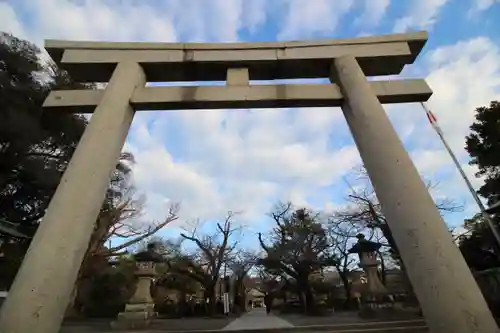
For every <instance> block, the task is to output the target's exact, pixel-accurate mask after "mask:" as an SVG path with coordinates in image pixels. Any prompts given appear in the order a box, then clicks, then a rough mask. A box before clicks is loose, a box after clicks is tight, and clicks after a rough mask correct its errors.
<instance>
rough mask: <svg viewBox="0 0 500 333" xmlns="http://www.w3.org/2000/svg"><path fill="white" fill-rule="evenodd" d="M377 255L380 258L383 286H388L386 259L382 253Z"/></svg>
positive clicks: (378, 252)
mask: <svg viewBox="0 0 500 333" xmlns="http://www.w3.org/2000/svg"><path fill="white" fill-rule="evenodd" d="M377 254H378V256H379V258H380V280H381V281H382V284H383V285H384V286H386V277H387V271H386V269H385V261H384V257H383V256H382V253H381V252H380V251H377Z"/></svg>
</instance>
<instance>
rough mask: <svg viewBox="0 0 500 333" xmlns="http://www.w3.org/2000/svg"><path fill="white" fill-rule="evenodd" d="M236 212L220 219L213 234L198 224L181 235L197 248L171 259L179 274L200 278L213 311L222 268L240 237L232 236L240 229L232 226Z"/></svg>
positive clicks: (173, 268)
mask: <svg viewBox="0 0 500 333" xmlns="http://www.w3.org/2000/svg"><path fill="white" fill-rule="evenodd" d="M234 216H235V214H234V213H233V212H229V213H228V214H227V217H226V219H225V221H224V222H223V223H217V224H216V227H217V231H216V232H215V233H214V234H201V235H200V234H199V232H198V231H197V229H198V228H197V227H194V228H192V231H191V233H190V234H186V233H182V234H181V237H182V238H184V239H185V240H187V241H190V242H192V243H194V244H195V245H196V247H197V251H196V252H195V253H193V254H180V256H179V257H178V258H177V260H172V261H170V262H169V268H170V269H171V270H172V271H175V272H176V273H178V274H183V275H186V276H188V277H190V278H192V279H193V280H195V281H198V282H199V283H200V284H201V285H202V286H203V287H204V289H205V298H208V299H209V306H210V311H211V312H213V311H214V310H215V307H214V306H215V301H216V290H215V289H216V286H217V282H218V281H219V280H220V273H221V268H222V266H223V264H224V263H226V262H227V261H228V260H230V259H231V258H232V257H233V256H234V253H235V249H236V246H237V241H233V240H232V236H233V235H234V234H235V233H236V232H237V231H238V230H239V228H238V227H233V224H235V223H234V221H233V219H234Z"/></svg>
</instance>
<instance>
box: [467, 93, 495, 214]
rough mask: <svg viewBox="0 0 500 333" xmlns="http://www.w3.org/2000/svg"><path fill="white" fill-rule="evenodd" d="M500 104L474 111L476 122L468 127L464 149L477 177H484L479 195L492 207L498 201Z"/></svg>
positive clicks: (491, 104)
mask: <svg viewBox="0 0 500 333" xmlns="http://www.w3.org/2000/svg"><path fill="white" fill-rule="evenodd" d="M499 127H500V102H498V101H493V102H491V103H490V106H489V107H488V106H482V107H478V108H477V109H476V120H475V121H474V123H473V124H472V125H471V126H470V130H471V133H470V134H469V136H467V137H466V141H465V149H466V150H467V152H468V153H469V155H470V157H471V161H470V164H471V165H475V166H477V167H478V169H479V171H478V172H477V174H476V175H477V176H481V177H484V184H483V185H482V186H481V187H480V188H479V191H478V192H479V194H480V195H481V196H482V197H483V198H485V199H487V200H488V204H489V205H492V204H494V203H496V202H498V201H500V153H499V152H500V128H499Z"/></svg>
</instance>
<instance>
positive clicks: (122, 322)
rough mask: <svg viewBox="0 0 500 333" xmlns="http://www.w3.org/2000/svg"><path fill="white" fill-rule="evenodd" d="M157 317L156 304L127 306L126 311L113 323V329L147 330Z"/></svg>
mask: <svg viewBox="0 0 500 333" xmlns="http://www.w3.org/2000/svg"><path fill="white" fill-rule="evenodd" d="M155 316H156V313H155V312H154V304H148V303H146V304H127V305H126V306H125V311H123V312H120V313H119V314H118V317H117V319H116V321H114V322H112V323H111V327H112V328H114V329H123V328H128V329H136V328H145V327H148V326H149V324H150V322H151V319H152V318H154V317H155Z"/></svg>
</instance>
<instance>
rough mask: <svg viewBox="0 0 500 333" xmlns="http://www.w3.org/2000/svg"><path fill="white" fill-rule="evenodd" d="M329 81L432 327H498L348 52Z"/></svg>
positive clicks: (437, 331) (490, 332)
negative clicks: (339, 96) (335, 89)
mask: <svg viewBox="0 0 500 333" xmlns="http://www.w3.org/2000/svg"><path fill="white" fill-rule="evenodd" d="M331 81H332V82H335V83H337V84H338V85H339V86H340V89H341V91H342V94H343V96H344V99H345V101H344V103H343V105H342V110H343V113H344V116H345V118H346V120H347V123H348V125H349V128H350V130H351V133H352V136H353V138H354V141H355V142H356V145H357V147H358V149H359V153H360V155H361V158H362V160H363V163H364V165H365V168H366V170H367V172H368V175H369V176H370V179H371V182H372V184H373V187H374V189H375V191H376V193H377V197H378V199H379V201H380V204H381V207H382V211H383V213H384V214H385V216H386V218H387V221H388V223H389V227H390V228H391V232H392V234H393V236H394V239H395V241H396V243H397V246H398V249H399V251H400V255H401V258H402V259H403V261H404V263H405V266H406V268H407V273H408V276H409V278H410V280H411V282H412V284H413V287H414V289H415V293H416V295H417V297H418V300H419V301H420V305H421V307H422V311H423V314H424V316H425V318H426V321H427V324H428V326H429V328H430V331H431V332H433V333H472V332H474V333H498V332H500V330H499V329H498V326H497V324H496V322H495V320H494V318H493V316H492V314H491V312H490V310H489V309H488V306H487V304H486V301H485V299H484V297H483V295H482V293H481V291H480V289H479V287H478V286H477V283H476V281H475V279H474V277H473V276H472V273H471V272H470V270H469V268H468V266H467V264H466V263H465V260H464V258H463V257H462V255H461V253H460V251H459V249H458V248H457V246H456V245H455V244H454V243H453V240H452V236H451V234H450V232H449V231H448V229H447V228H446V225H445V223H444V221H443V219H442V218H441V215H440V214H439V211H438V209H437V208H436V205H435V203H434V201H433V200H432V197H431V196H430V194H429V192H428V190H427V188H426V186H425V184H424V183H423V181H422V179H421V178H420V175H419V174H418V172H417V169H416V168H415V166H414V164H413V162H412V161H411V159H410V156H409V155H408V152H407V151H406V150H405V148H404V147H403V144H402V142H401V141H400V139H399V137H398V135H397V133H396V131H395V130H394V128H393V126H392V124H391V122H390V121H389V118H388V117H387V115H386V113H385V111H384V109H383V107H382V105H381V104H380V102H379V101H378V99H377V97H376V95H375V94H374V93H373V92H372V90H371V88H370V86H369V84H368V81H367V79H366V77H365V75H364V73H363V71H362V69H361V68H360V66H359V64H358V62H357V60H356V59H355V58H354V57H353V56H349V55H346V56H342V57H339V58H336V59H335V60H334V62H333V66H332V73H331Z"/></svg>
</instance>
